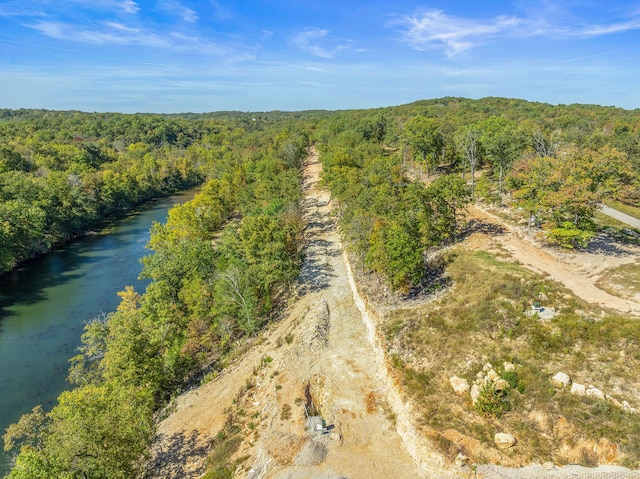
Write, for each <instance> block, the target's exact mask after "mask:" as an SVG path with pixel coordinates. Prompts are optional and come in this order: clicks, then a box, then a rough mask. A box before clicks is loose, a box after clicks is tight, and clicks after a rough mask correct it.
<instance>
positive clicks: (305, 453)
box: [152, 151, 432, 479]
mask: <svg viewBox="0 0 640 479" xmlns="http://www.w3.org/2000/svg"><path fill="white" fill-rule="evenodd" d="M320 171H321V164H320V163H319V162H318V156H317V154H316V153H315V152H313V151H312V152H311V154H310V156H309V158H308V160H307V165H306V168H305V185H304V188H305V192H306V199H305V210H306V215H307V220H308V230H307V232H308V247H307V256H306V259H305V262H304V265H303V269H302V273H301V277H300V282H299V283H300V285H299V293H298V294H299V298H298V299H297V301H296V302H295V303H294V304H293V305H292V307H291V308H290V311H289V312H288V314H287V315H286V317H285V318H284V320H283V321H282V322H281V323H280V324H279V325H278V327H277V328H275V329H274V330H273V331H270V332H268V333H266V334H265V335H264V337H263V340H262V341H261V342H260V344H258V345H257V346H255V347H254V348H252V349H251V350H250V351H249V352H248V353H247V355H246V356H245V357H244V358H243V359H242V360H241V361H238V362H237V363H236V364H235V365H232V366H231V367H229V369H228V370H227V371H226V372H225V373H224V375H223V376H221V377H220V378H216V379H214V380H212V381H211V382H209V383H208V384H206V385H204V386H203V387H201V388H199V389H198V390H194V391H192V392H190V393H188V394H186V395H184V396H182V397H181V398H179V400H178V401H177V402H176V405H175V411H174V412H173V413H172V414H171V415H170V416H169V417H168V418H167V419H165V420H164V421H163V422H162V423H161V424H160V427H159V437H160V440H159V441H158V443H157V445H156V448H155V452H154V457H153V461H152V462H153V463H154V464H155V465H156V466H155V468H154V469H155V477H163V478H174V477H175V478H178V477H180V478H190V477H198V475H199V474H201V473H202V471H203V461H204V460H203V458H204V453H205V452H206V449H207V444H208V441H210V439H211V438H213V437H214V436H215V435H216V433H217V432H218V431H219V430H220V429H221V428H222V426H223V425H224V423H225V420H226V417H227V412H228V410H229V409H228V408H229V406H230V405H231V404H232V403H233V402H234V397H237V392H238V389H240V388H241V387H242V386H243V385H244V384H246V383H247V381H248V380H249V381H252V383H253V385H252V386H253V387H252V388H251V390H250V392H249V393H247V394H248V398H245V399H244V400H243V401H244V402H243V405H242V407H243V414H244V415H246V416H247V417H248V416H251V417H252V418H255V419H254V421H253V423H252V424H253V428H254V430H255V434H252V435H251V437H250V438H249V437H247V438H246V440H245V441H244V443H243V444H242V446H241V448H240V451H239V452H238V455H240V456H247V457H248V458H247V460H245V461H244V463H243V464H244V465H243V466H242V470H240V471H238V476H237V477H248V478H252V479H258V478H261V479H266V478H291V479H295V478H306V477H314V478H340V477H348V478H352V479H357V478H363V479H365V478H366V479H369V478H390V479H391V478H397V479H404V478H407V479H414V478H419V477H432V476H429V475H427V474H425V472H424V471H422V470H421V469H420V468H419V467H418V466H416V464H415V462H414V461H413V459H412V458H411V456H410V455H409V454H408V453H407V451H406V449H405V446H404V444H403V441H402V439H401V437H400V435H399V434H398V433H397V431H396V428H395V417H394V414H393V413H392V412H391V409H390V407H389V405H388V402H387V398H386V393H385V387H384V386H383V384H382V383H383V381H381V377H380V372H381V371H380V367H381V362H380V358H379V357H376V356H375V353H374V351H373V349H372V348H371V344H370V343H369V342H368V340H367V330H366V327H365V324H364V323H363V320H362V316H361V314H360V311H359V310H358V309H357V307H356V305H355V303H354V297H353V294H352V290H351V288H350V285H349V279H348V275H347V270H346V266H345V263H344V259H343V256H342V245H341V242H340V238H339V235H338V232H337V231H336V228H335V225H334V223H333V221H332V219H331V217H330V211H331V205H330V196H329V194H328V192H326V191H323V190H319V189H317V183H318V180H319V176H320ZM267 358H268V359H267ZM311 403H312V405H311ZM305 406H312V407H310V409H311V408H315V409H316V410H317V412H313V411H310V412H311V414H318V415H319V416H320V417H321V418H322V420H324V421H325V425H326V426H327V428H326V430H325V433H313V432H311V431H310V430H309V429H308V424H307V420H306V416H305Z"/></svg>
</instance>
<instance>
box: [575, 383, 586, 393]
mask: <svg viewBox="0 0 640 479" xmlns="http://www.w3.org/2000/svg"><path fill="white" fill-rule="evenodd" d="M571 394H573V395H574V396H586V395H587V388H586V387H585V385H584V384H578V383H573V384H572V385H571Z"/></svg>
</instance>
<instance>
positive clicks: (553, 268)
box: [469, 206, 640, 316]
mask: <svg viewBox="0 0 640 479" xmlns="http://www.w3.org/2000/svg"><path fill="white" fill-rule="evenodd" d="M469 213H470V214H469V219H470V220H471V221H477V222H479V223H480V225H479V229H484V230H490V231H491V235H490V236H491V238H492V239H493V240H495V241H497V242H498V243H499V244H500V245H502V246H503V247H504V248H505V249H506V250H507V251H509V253H511V255H512V256H513V258H514V259H516V260H517V261H519V262H520V263H522V264H523V265H524V266H526V267H528V268H530V269H532V270H533V271H536V272H539V273H543V274H546V275H548V276H549V277H550V278H551V279H554V280H556V281H558V282H559V283H562V284H563V285H564V286H565V287H566V288H568V289H570V290H571V291H572V292H573V293H574V294H575V295H576V296H578V297H579V298H581V299H583V300H585V301H587V302H589V303H594V304H598V305H600V306H603V307H605V308H608V309H611V310H614V311H620V312H623V313H627V314H633V315H636V316H640V303H638V302H636V301H632V300H629V299H623V298H620V297H618V296H613V295H611V294H609V293H607V292H606V291H603V290H602V289H600V288H598V287H597V286H596V281H597V280H598V278H600V276H601V275H602V274H603V273H604V272H605V271H606V270H607V269H610V268H613V267H616V266H619V265H622V264H627V263H633V262H636V261H637V260H638V258H640V249H639V248H637V247H632V246H623V245H616V244H613V243H611V242H607V241H604V240H601V239H596V240H595V241H593V242H592V245H591V246H590V247H589V248H588V249H587V250H586V251H579V252H560V251H557V250H553V249H551V248H543V247H541V246H540V245H539V244H537V243H536V242H535V241H534V240H533V239H531V238H529V237H527V235H526V231H524V230H523V231H517V230H516V229H514V228H512V227H510V226H509V225H507V224H506V223H505V222H504V221H503V220H501V219H500V218H499V217H497V216H496V215H494V214H492V213H490V212H488V211H486V210H483V209H480V208H478V207H475V206H472V207H471V208H470V211H469Z"/></svg>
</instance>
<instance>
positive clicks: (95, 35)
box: [27, 21, 169, 47]
mask: <svg viewBox="0 0 640 479" xmlns="http://www.w3.org/2000/svg"><path fill="white" fill-rule="evenodd" d="M27 26H28V27H30V28H33V29H34V30H37V31H38V32H40V33H42V34H43V35H46V36H48V37H51V38H56V39H60V40H69V41H74V42H82V43H91V44H94V45H105V44H114V45H128V44H133V45H144V46H153V47H161V46H169V43H168V41H167V39H166V37H164V36H161V35H158V34H156V33H154V32H152V31H148V30H145V29H143V28H137V27H131V26H127V25H125V24H122V23H117V22H101V23H100V24H99V25H96V26H94V27H93V28H89V27H85V26H79V25H75V24H71V23H64V22H56V21H40V22H36V23H33V24H30V25H27Z"/></svg>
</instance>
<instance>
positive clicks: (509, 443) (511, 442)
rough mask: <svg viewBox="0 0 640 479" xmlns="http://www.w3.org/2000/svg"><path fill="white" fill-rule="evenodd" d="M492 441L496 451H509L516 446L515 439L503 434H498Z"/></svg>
mask: <svg viewBox="0 0 640 479" xmlns="http://www.w3.org/2000/svg"><path fill="white" fill-rule="evenodd" d="M493 441H494V442H495V443H496V446H497V447H498V449H509V448H511V447H513V446H515V445H516V438H515V437H513V436H512V435H511V434H507V433H504V432H499V433H497V434H496V435H495V436H493Z"/></svg>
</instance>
